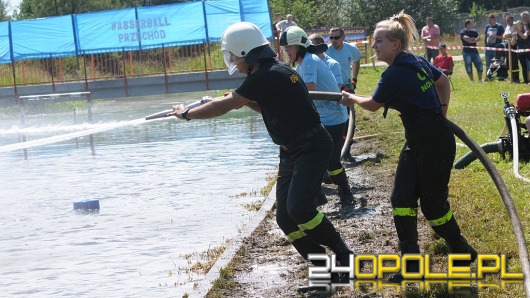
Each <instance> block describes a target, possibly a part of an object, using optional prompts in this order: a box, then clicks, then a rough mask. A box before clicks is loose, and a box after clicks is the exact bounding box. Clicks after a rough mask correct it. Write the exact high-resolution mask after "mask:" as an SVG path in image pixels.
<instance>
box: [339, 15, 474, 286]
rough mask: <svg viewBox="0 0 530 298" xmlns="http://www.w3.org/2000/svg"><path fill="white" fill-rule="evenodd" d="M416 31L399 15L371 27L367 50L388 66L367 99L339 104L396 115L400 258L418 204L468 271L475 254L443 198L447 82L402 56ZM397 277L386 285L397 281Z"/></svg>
mask: <svg viewBox="0 0 530 298" xmlns="http://www.w3.org/2000/svg"><path fill="white" fill-rule="evenodd" d="M415 37H416V38H417V30H416V26H415V25H414V21H413V19H412V18H411V17H410V16H409V15H407V14H404V13H403V12H401V13H399V14H397V15H395V16H393V17H391V18H390V19H388V20H384V21H381V22H379V23H378V24H377V25H376V29H375V32H374V37H373V39H372V48H373V49H375V52H376V56H377V59H378V60H379V61H384V62H386V63H387V64H388V65H389V67H388V68H387V69H386V70H385V72H383V74H382V75H381V78H380V80H379V83H378V85H377V87H376V89H375V91H374V93H373V95H372V96H371V97H361V96H357V95H354V94H350V93H347V92H342V96H343V97H342V100H341V103H342V104H345V105H352V104H354V103H356V104H358V105H359V106H360V107H361V108H363V109H366V110H370V111H376V110H378V109H380V108H384V113H383V115H385V117H386V112H387V110H388V108H392V109H395V110H397V111H399V112H400V113H401V115H400V116H401V120H402V123H403V126H404V128H405V138H406V144H405V146H404V147H403V150H402V151H401V154H400V157H399V162H398V166H397V170H396V175H395V182H394V189H393V192H392V196H391V205H392V213H393V216H394V223H395V226H396V230H397V235H398V238H399V248H400V251H401V253H402V254H407V253H419V252H420V249H419V246H418V231H417V214H418V213H417V209H418V199H419V201H420V206H421V210H422V212H423V214H424V216H425V218H426V219H427V220H428V221H429V224H430V225H431V227H432V229H433V230H434V231H435V232H436V233H437V234H438V235H439V236H440V237H442V238H443V239H445V241H446V244H447V246H448V248H449V251H450V252H452V253H462V254H469V255H470V260H469V261H455V262H454V265H456V266H467V265H469V264H470V263H471V262H473V261H474V260H475V259H476V258H477V252H476V251H475V249H473V248H472V247H471V246H470V245H469V244H468V243H467V241H466V239H465V238H464V237H463V236H462V235H461V231H460V227H459V226H458V224H457V222H456V219H455V217H454V215H453V212H452V210H451V208H450V205H449V202H448V200H447V198H448V190H449V188H448V184H449V178H450V175H451V169H452V166H453V161H454V159H455V151H456V144H455V138H454V135H453V132H452V131H451V129H450V127H449V124H448V121H447V119H446V118H445V117H446V114H447V108H448V104H449V97H450V92H451V91H450V83H449V80H448V78H447V77H446V76H445V75H444V74H443V73H442V72H441V71H440V70H439V69H437V68H436V67H434V66H433V65H431V64H430V63H428V62H427V61H426V60H425V59H423V57H419V56H416V55H414V54H412V53H409V52H407V51H406V50H407V49H408V46H409V44H410V42H411V41H413V40H414V38H415ZM407 269H408V271H409V272H418V271H417V270H418V264H417V263H414V262H409V263H408V264H407ZM402 280H403V276H402V275H400V274H396V275H394V276H393V277H391V279H390V281H396V282H400V281H402Z"/></svg>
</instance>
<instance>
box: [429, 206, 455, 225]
mask: <svg viewBox="0 0 530 298" xmlns="http://www.w3.org/2000/svg"><path fill="white" fill-rule="evenodd" d="M452 217H453V210H450V209H449V211H448V212H447V213H446V214H445V215H444V216H442V217H440V218H437V219H433V220H429V224H430V225H431V226H433V227H436V226H441V225H443V224H445V223H447V222H448V221H450V220H451V218H452Z"/></svg>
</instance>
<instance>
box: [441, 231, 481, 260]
mask: <svg viewBox="0 0 530 298" xmlns="http://www.w3.org/2000/svg"><path fill="white" fill-rule="evenodd" d="M445 241H446V244H447V247H448V248H449V252H451V253H455V254H469V255H470V256H471V259H470V260H468V261H466V260H456V261H453V266H461V267H469V265H471V263H473V262H474V261H475V260H476V259H477V256H478V253H477V251H476V250H475V249H474V248H473V247H472V246H471V245H469V243H467V240H466V238H464V236H462V235H460V237H458V238H456V239H449V240H447V239H446V240H445Z"/></svg>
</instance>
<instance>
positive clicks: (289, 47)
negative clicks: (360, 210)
mask: <svg viewBox="0 0 530 298" xmlns="http://www.w3.org/2000/svg"><path fill="white" fill-rule="evenodd" d="M280 45H282V46H283V47H284V49H285V52H286V53H287V55H288V56H289V60H290V61H291V63H296V72H298V74H299V75H300V77H301V78H302V80H303V81H304V82H305V84H306V86H307V89H308V90H309V91H326V92H339V91H340V89H339V84H338V83H337V81H336V80H335V76H334V75H333V73H332V72H331V70H330V69H329V68H328V66H327V65H326V63H324V61H322V60H321V59H320V58H319V57H318V56H317V55H315V54H314V53H319V52H320V53H322V52H324V51H325V48H326V47H327V45H326V44H320V45H316V46H315V45H312V44H311V41H310V40H309V38H308V37H307V34H306V33H305V32H304V30H302V29H301V28H299V27H298V26H293V27H289V28H288V29H287V30H286V31H285V32H284V33H282V35H281V36H280ZM315 106H316V108H317V110H318V113H319V114H320V120H321V122H322V124H323V125H324V127H325V128H326V130H327V131H328V133H329V134H330V135H331V138H332V139H333V154H332V156H331V160H330V162H329V166H328V174H329V175H330V177H331V180H332V181H333V183H334V184H336V185H337V186H338V187H337V193H338V196H339V199H340V204H341V205H342V206H351V205H354V202H353V201H354V199H353V194H352V193H351V188H350V185H349V181H348V177H347V176H346V170H345V169H344V167H343V165H342V163H341V161H340V155H341V151H342V146H343V144H344V140H343V138H342V135H343V132H344V129H345V127H346V123H347V121H348V111H347V109H346V108H345V107H344V106H342V107H341V105H338V104H337V103H336V102H333V101H326V100H315Z"/></svg>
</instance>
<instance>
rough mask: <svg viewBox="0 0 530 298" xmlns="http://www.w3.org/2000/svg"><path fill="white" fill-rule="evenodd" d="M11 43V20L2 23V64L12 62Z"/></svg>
mask: <svg viewBox="0 0 530 298" xmlns="http://www.w3.org/2000/svg"><path fill="white" fill-rule="evenodd" d="M10 46H11V43H10V42H9V22H1V23H0V64H7V63H11V49H10Z"/></svg>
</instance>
